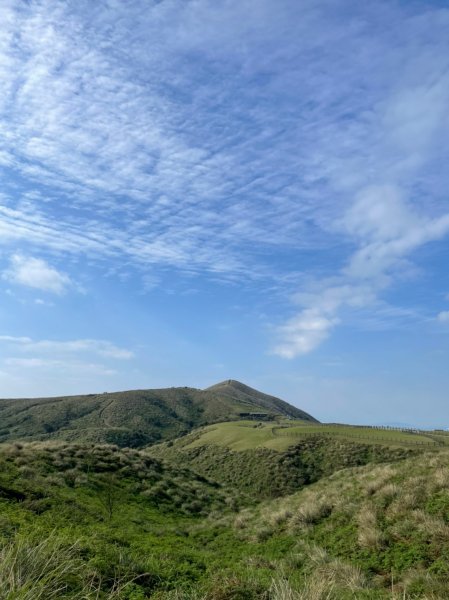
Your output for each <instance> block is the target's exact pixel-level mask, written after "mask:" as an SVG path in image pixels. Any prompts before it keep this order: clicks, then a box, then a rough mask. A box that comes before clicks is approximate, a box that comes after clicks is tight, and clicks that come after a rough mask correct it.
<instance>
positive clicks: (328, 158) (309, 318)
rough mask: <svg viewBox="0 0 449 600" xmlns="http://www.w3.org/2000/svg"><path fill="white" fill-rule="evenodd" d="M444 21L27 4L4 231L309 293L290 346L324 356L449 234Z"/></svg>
mask: <svg viewBox="0 0 449 600" xmlns="http://www.w3.org/2000/svg"><path fill="white" fill-rule="evenodd" d="M386 23H388V27H385V24H386ZM448 25H449V11H447V10H445V9H441V8H440V7H438V6H437V5H436V4H435V5H434V4H432V3H429V4H428V5H420V6H418V5H413V6H412V5H408V4H405V3H403V4H401V3H396V4H394V5H393V4H391V3H389V2H379V3H376V5H375V6H374V5H373V6H365V5H363V6H362V5H361V4H360V3H357V2H346V1H341V2H340V1H339V2H337V3H330V2H328V1H327V0H323V1H322V2H314V1H306V0H304V1H303V2H300V3H298V2H293V1H289V0H281V1H280V2H273V1H270V0H262V1H261V2H258V3H257V6H255V5H254V2H250V1H249V0H244V1H239V2H237V1H230V2H226V3H221V4H218V5H217V4H216V3H211V2H209V1H208V0H200V1H198V2H194V3H185V2H181V1H177V0H174V1H173V2H154V3H151V2H141V1H138V0H131V1H130V2H127V3H126V6H125V5H121V4H120V3H110V2H107V1H104V2H98V3H96V4H95V7H93V5H92V4H90V3H88V2H80V3H71V2H67V3H58V4H55V3H53V2H50V1H49V0H41V1H40V2H39V3H28V4H16V3H13V2H12V3H9V4H7V5H6V6H5V8H4V16H3V18H2V23H1V25H0V28H1V33H2V35H1V36H0V40H1V41H0V44H1V45H0V52H1V54H2V60H1V63H0V65H1V66H0V69H1V72H0V74H1V77H2V81H3V82H4V85H3V87H2V97H1V99H0V140H1V141H0V166H1V168H2V169H3V173H2V175H3V182H4V187H3V191H2V193H3V196H2V206H1V207H0V241H1V243H3V244H5V245H7V246H8V247H9V248H11V249H12V252H16V251H17V249H19V250H20V251H21V252H22V253H23V254H24V255H29V256H35V255H39V256H42V257H44V258H45V260H46V261H47V262H48V264H51V260H50V258H49V257H47V256H46V255H45V253H48V254H49V256H51V255H52V254H58V255H63V256H72V257H73V256H75V257H77V258H79V259H80V261H81V264H85V263H86V261H87V260H89V261H99V262H101V263H102V264H104V265H105V269H110V268H111V263H113V266H114V268H115V269H116V270H118V269H119V268H120V264H121V263H123V264H126V269H136V270H139V271H141V272H143V279H144V280H147V279H146V276H147V275H148V272H150V273H151V275H153V273H152V271H153V270H156V269H171V270H176V271H183V272H184V273H187V274H189V275H191V274H194V275H195V276H206V277H215V278H219V279H220V280H223V279H234V280H238V281H240V282H241V281H246V280H249V279H256V278H259V279H260V280H263V281H265V282H266V281H267V280H269V286H273V285H276V286H277V289H278V293H279V295H280V296H282V297H284V298H285V297H286V296H287V295H291V294H292V291H293V290H294V289H295V288H296V292H298V289H299V288H301V289H300V293H299V294H298V293H297V294H296V298H297V299H298V298H300V300H299V301H298V302H299V306H300V310H299V312H298V314H297V315H296V316H295V317H293V318H292V319H291V320H288V321H287V322H286V323H284V325H283V326H282V327H281V329H280V336H281V341H280V342H279V345H278V347H277V352H278V353H279V354H281V355H282V356H295V355H297V354H302V353H305V352H309V351H311V350H313V349H314V348H316V347H317V346H319V344H320V343H322V342H323V341H324V340H325V339H326V337H327V336H328V335H329V334H330V332H331V331H332V330H333V329H334V328H335V327H336V326H337V325H338V323H339V322H342V321H344V319H345V316H344V315H343V314H342V311H343V309H345V308H349V309H357V308H358V307H369V306H370V305H372V304H373V303H375V302H376V300H377V299H378V298H379V296H380V295H381V294H382V292H383V290H385V289H386V288H387V287H388V286H391V285H393V283H394V282H395V281H398V279H399V278H400V277H399V276H400V272H401V268H402V267H403V266H404V265H405V264H407V261H410V260H411V259H412V257H413V253H414V252H416V251H417V250H418V249H419V248H421V247H422V246H423V245H424V244H425V243H427V242H428V241H432V240H439V239H442V237H443V236H444V235H445V234H446V231H447V216H446V212H447V198H446V189H447V183H448V181H447V175H446V174H445V172H446V164H447V158H448V148H447V143H446V140H447V137H448V133H449V122H448V116H447V111H446V107H447V105H448V102H449V75H448V73H449V59H448V56H449V47H448V46H449V43H448V39H447V35H446V33H447V27H448ZM237 38H238V40H239V43H236V39H237ZM36 249H37V250H38V251H36ZM317 251H319V259H316V258H315V257H314V253H315V252H317ZM44 258H42V260H44ZM408 264H410V263H408ZM318 272H319V273H320V274H321V275H320V276H318V275H317V273H318ZM297 273H300V274H301V275H304V274H305V276H306V277H308V279H313V280H314V282H313V284H312V285H311V286H304V285H302V286H301V285H300V282H299V277H298V276H297ZM156 280H157V277H156V278H153V281H156ZM286 282H288V283H286ZM306 296H307V298H308V299H307V300H306Z"/></svg>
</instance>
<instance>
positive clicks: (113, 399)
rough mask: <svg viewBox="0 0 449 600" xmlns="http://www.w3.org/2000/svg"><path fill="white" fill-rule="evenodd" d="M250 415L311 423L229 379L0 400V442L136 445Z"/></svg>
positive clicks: (295, 411)
mask: <svg viewBox="0 0 449 600" xmlns="http://www.w3.org/2000/svg"><path fill="white" fill-rule="evenodd" d="M242 389H244V390H250V392H251V393H243V392H242V391H241V390H242ZM253 413H255V414H257V415H259V416H260V415H262V417H263V415H266V418H273V417H275V416H276V415H277V416H285V415H288V416H290V417H295V418H298V417H299V416H301V418H308V419H309V420H310V421H315V419H313V418H312V417H310V416H308V415H306V414H305V413H303V412H302V411H301V410H299V409H297V408H295V407H293V406H290V405H289V404H287V403H286V402H283V401H282V400H279V399H278V398H272V397H271V396H267V395H266V394H263V393H261V392H257V391H256V390H252V389H251V388H247V387H246V386H244V385H243V384H240V383H238V382H232V383H231V384H230V385H222V384H219V385H218V386H213V387H212V388H209V389H207V390H198V389H194V388H187V387H182V388H167V389H158V390H134V391H127V392H116V393H111V394H89V395H84V396H65V397H59V398H34V399H30V398H27V399H14V400H0V442H1V441H7V440H13V439H25V440H55V439H61V440H68V441H89V442H97V443H103V442H105V443H114V444H118V445H119V446H130V447H140V446H145V445H147V444H150V443H154V442H155V441H158V440H163V439H170V438H175V437H177V436H179V435H182V434H184V433H186V432H188V431H191V430H192V429H193V428H195V427H198V426H201V425H205V424H207V423H215V422H218V421H232V420H235V419H239V418H241V415H242V414H247V415H250V416H251V415H252V414H253Z"/></svg>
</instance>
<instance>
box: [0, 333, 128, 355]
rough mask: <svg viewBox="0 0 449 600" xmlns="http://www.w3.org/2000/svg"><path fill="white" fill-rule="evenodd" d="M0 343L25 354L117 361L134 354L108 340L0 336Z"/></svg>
mask: <svg viewBox="0 0 449 600" xmlns="http://www.w3.org/2000/svg"><path fill="white" fill-rule="evenodd" d="M0 341H3V342H5V343H10V344H12V345H14V346H16V347H18V348H19V349H20V350H21V351H23V352H32V353H39V354H41V355H49V354H52V355H54V356H60V355H61V354H94V355H98V356H103V357H106V358H113V359H116V360H129V359H131V358H133V357H134V353H133V352H132V351H131V350H128V349H126V348H120V347H119V346H116V345H115V344H112V343H111V342H108V341H106V340H93V339H80V340H67V341H55V340H32V339H31V338H29V337H14V336H8V335H2V336H0Z"/></svg>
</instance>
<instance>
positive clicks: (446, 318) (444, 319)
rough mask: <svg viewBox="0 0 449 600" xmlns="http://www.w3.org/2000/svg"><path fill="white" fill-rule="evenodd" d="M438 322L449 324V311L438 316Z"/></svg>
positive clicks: (444, 311)
mask: <svg viewBox="0 0 449 600" xmlns="http://www.w3.org/2000/svg"><path fill="white" fill-rule="evenodd" d="M437 319H438V321H440V323H449V310H443V311H442V312H440V313H439V314H438V316H437Z"/></svg>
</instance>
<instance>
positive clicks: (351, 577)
mask: <svg viewBox="0 0 449 600" xmlns="http://www.w3.org/2000/svg"><path fill="white" fill-rule="evenodd" d="M345 443H346V442H345ZM352 446H353V448H355V447H356V444H352ZM217 447H218V446H217ZM367 447H370V448H376V447H377V446H375V445H367ZM335 449H336V448H334V450H335ZM384 449H385V448H384ZM265 450H266V451H269V450H268V449H265ZM309 451H310V452H313V454H315V455H316V456H319V455H320V448H319V447H315V448H312V447H310V448H309ZM243 452H253V453H254V452H255V451H254V450H250V451H248V450H246V451H241V452H240V453H243ZM269 452H270V451H269ZM305 453H306V449H305V448H303V450H302V452H301V454H302V455H304V454H305ZM321 453H322V451H321ZM236 454H237V453H236ZM277 454H278V455H281V453H279V452H278V453H277ZM384 458H385V457H384ZM253 464H254V463H253ZM448 464H449V454H448V450H446V449H442V450H441V451H439V452H427V453H422V452H420V453H418V454H415V455H413V456H410V457H409V458H407V459H405V460H400V461H395V460H394V461H390V462H386V463H384V464H368V465H365V466H359V467H347V468H340V469H338V471H337V472H334V473H333V474H332V475H330V476H323V477H322V478H321V479H320V481H318V482H315V483H310V484H309V485H307V486H306V487H305V488H304V489H303V490H301V491H299V492H297V493H294V494H292V495H285V496H284V497H282V498H276V499H274V500H273V499H272V500H268V501H264V502H262V503H258V502H257V500H256V498H255V497H254V496H252V497H250V496H248V495H247V496H246V497H244V498H243V500H242V494H241V493H239V491H237V490H232V489H231V488H226V487H225V486H220V485H218V484H216V483H214V482H213V480H211V479H208V478H204V477H200V476H198V475H197V474H195V473H194V472H192V471H191V470H189V469H186V468H184V467H182V466H176V467H175V466H170V465H167V464H164V463H162V462H160V461H158V460H156V459H154V458H152V457H149V456H148V455H147V453H146V452H144V451H138V450H133V449H120V448H118V447H117V446H107V445H101V446H100V445H88V444H69V443H62V442H59V443H54V442H52V443H48V442H45V443H41V442H39V443H36V442H34V443H24V444H22V443H18V442H16V443H8V444H0V599H1V600H61V599H71V600H75V599H77V600H81V599H83V600H94V599H95V600H147V599H154V600H261V599H262V600H349V599H362V600H363V599H366V600H382V599H385V600H386V599H389V600H412V599H415V600H416V599H421V600H425V599H427V600H444V599H446V598H447V597H448V583H447V581H448V578H449V571H448V565H449V554H448V548H449V545H448V541H449V533H448V531H449V467H448ZM316 465H319V460H318V459H317V462H316ZM290 466H291V468H294V467H295V465H294V464H291V465H290ZM242 502H243V505H242Z"/></svg>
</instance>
